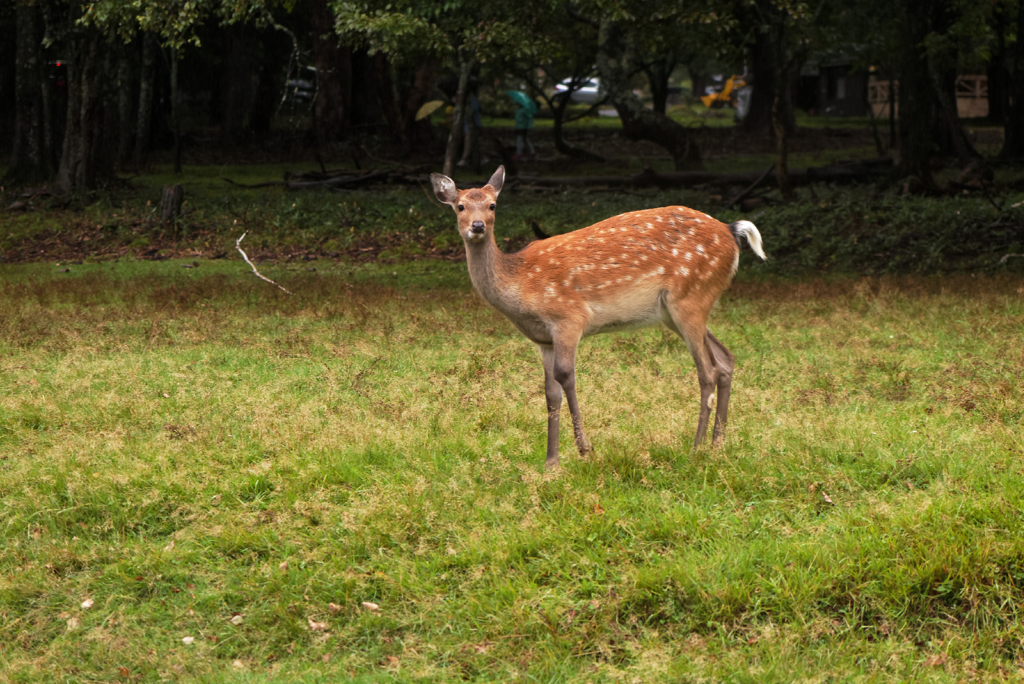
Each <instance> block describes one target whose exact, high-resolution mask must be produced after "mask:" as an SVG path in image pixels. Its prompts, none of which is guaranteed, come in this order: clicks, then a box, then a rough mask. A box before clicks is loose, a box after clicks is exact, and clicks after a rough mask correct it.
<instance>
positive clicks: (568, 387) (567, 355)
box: [554, 337, 591, 456]
mask: <svg viewBox="0 0 1024 684" xmlns="http://www.w3.org/2000/svg"><path fill="white" fill-rule="evenodd" d="M578 344H579V338H578V337H577V338H575V339H573V340H571V341H569V342H566V341H562V340H555V344H554V351H555V367H554V375H555V381H556V382H558V384H559V385H561V387H562V390H563V391H564V392H565V400H566V402H567V403H568V404H569V413H570V414H571V415H572V430H573V436H574V437H575V438H576V448H577V449H579V452H580V455H581V456H585V455H586V454H587V453H588V452H589V451H590V449H591V447H590V440H588V439H587V436H586V435H585V434H584V433H583V419H582V418H581V417H580V405H579V402H577V401H576V346H577V345H578Z"/></svg>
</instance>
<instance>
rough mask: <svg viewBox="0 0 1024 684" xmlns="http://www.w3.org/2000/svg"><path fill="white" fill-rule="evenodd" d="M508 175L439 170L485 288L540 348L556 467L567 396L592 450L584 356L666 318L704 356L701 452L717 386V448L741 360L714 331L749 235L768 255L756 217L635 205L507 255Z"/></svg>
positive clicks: (577, 431)
mask: <svg viewBox="0 0 1024 684" xmlns="http://www.w3.org/2000/svg"><path fill="white" fill-rule="evenodd" d="M504 180H505V168H504V166H499V167H498V169H497V170H496V171H495V172H494V175H492V176H491V178H490V180H489V181H487V184H486V185H484V186H483V187H482V188H470V189H466V190H459V189H458V188H457V187H456V186H455V182H454V181H453V180H452V179H451V178H448V177H447V176H444V175H442V174H439V173H434V174H431V176H430V181H431V185H432V186H433V190H434V195H435V197H437V199H438V201H440V202H442V203H444V204H447V205H450V206H451V207H452V209H453V210H454V211H455V215H456V220H457V226H458V230H459V234H460V235H461V236H462V239H463V242H464V243H465V247H466V264H467V266H468V268H469V276H470V280H471V281H472V283H473V288H474V289H475V290H476V291H477V293H478V294H479V295H480V296H481V297H482V298H483V299H484V300H485V301H486V302H487V303H488V304H490V305H491V306H493V307H494V308H495V309H497V310H498V311H499V312H500V313H502V314H504V315H505V317H506V318H508V319H509V321H511V322H512V324H513V325H514V326H515V327H516V328H517V329H518V330H519V332H521V333H522V334H523V335H525V336H526V338H527V339H528V340H530V341H531V342H533V343H534V344H535V345H537V348H538V349H539V350H540V357H541V362H542V364H543V366H544V396H545V399H546V402H547V409H548V437H547V456H546V458H545V467H546V468H547V469H549V470H550V469H554V468H557V467H558V466H559V456H558V435H559V432H558V430H559V417H560V414H561V409H562V394H563V393H564V394H565V398H566V402H567V403H568V405H569V413H570V415H571V416H572V426H573V435H574V438H575V442H576V448H577V449H578V450H579V452H580V455H581V456H586V455H587V454H588V453H589V452H591V451H592V447H591V443H590V440H589V439H587V436H586V434H585V433H584V431H583V422H582V419H581V417H580V407H579V402H578V401H577V399H576V351H577V348H578V346H579V343H580V340H581V339H583V338H584V337H588V336H590V335H596V334H598V333H605V332H613V331H619V330H629V329H636V328H643V327H648V326H653V325H659V324H662V325H665V326H666V327H667V328H668V329H669V330H671V331H672V332H674V333H676V334H677V335H679V336H680V337H681V338H682V339H683V341H684V342H685V343H686V348H687V349H688V350H689V352H690V356H692V357H693V362H694V364H695V365H696V368H697V379H698V383H699V385H700V415H699V417H698V421H697V435H696V437H695V438H694V440H693V446H694V448H697V447H698V446H699V445H700V444H701V442H702V441H703V440H704V436H705V433H706V431H707V427H708V421H709V418H710V414H711V404H712V395H713V394H715V393H716V392H717V406H716V408H715V425H714V432H713V436H712V444H713V445H719V444H721V443H722V442H723V440H724V438H725V426H726V420H727V417H728V412H729V396H730V394H731V393H732V376H733V370H734V368H735V364H736V360H735V357H734V356H733V355H732V353H731V352H730V351H729V350H728V349H727V348H726V346H725V345H724V344H722V343H721V342H720V341H719V340H718V338H717V337H715V336H714V335H713V334H711V331H710V330H708V328H707V320H708V315H709V314H710V313H711V309H712V307H714V305H715V303H716V302H717V301H718V298H719V297H720V296H721V294H722V293H723V292H724V291H725V290H726V288H727V287H728V286H729V284H730V283H731V282H732V278H733V276H734V275H735V274H736V270H737V268H738V266H739V258H740V244H741V242H740V238H741V237H743V238H745V239H746V241H747V243H748V244H749V246H750V248H751V249H752V250H753V251H754V253H755V254H756V255H757V256H758V257H760V258H761V259H767V257H766V256H765V254H764V251H763V249H762V246H761V233H760V232H758V230H757V227H755V226H754V224H753V223H751V222H750V221H737V222H735V223H733V224H730V225H728V226H726V225H725V224H724V223H722V222H720V221H717V220H715V219H713V218H711V217H710V216H708V215H707V214H705V213H703V212H700V211H696V210H694V209H689V208H687V207H662V208H660V209H645V210H642V211H633V212H627V213H625V214H621V215H619V216H614V217H612V218H609V219H605V220H603V221H599V222H597V223H595V224H593V225H592V226H588V227H586V228H581V229H579V230H575V231H573V232H570V233H564V234H562V235H554V236H550V237H547V238H546V239H543V240H537V241H534V242H530V243H529V244H527V245H526V247H524V248H523V249H522V250H521V251H518V252H514V253H507V254H506V253H504V252H502V251H501V250H500V249H498V245H497V242H496V241H495V238H494V219H495V208H496V205H497V200H498V195H499V194H501V188H502V185H503V184H504Z"/></svg>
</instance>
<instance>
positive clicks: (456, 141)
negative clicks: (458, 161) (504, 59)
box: [441, 50, 476, 178]
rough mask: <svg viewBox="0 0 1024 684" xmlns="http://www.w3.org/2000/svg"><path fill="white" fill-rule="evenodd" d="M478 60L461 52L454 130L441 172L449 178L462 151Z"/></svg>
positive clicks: (450, 134)
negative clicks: (472, 82)
mask: <svg viewBox="0 0 1024 684" xmlns="http://www.w3.org/2000/svg"><path fill="white" fill-rule="evenodd" d="M475 64H476V59H474V58H473V57H467V56H466V55H464V54H463V51H462V50H459V89H458V91H457V92H456V93H455V106H454V111H453V112H452V130H451V131H450V132H449V133H448V147H447V148H446V149H445V152H444V169H443V170H442V171H441V173H443V174H444V175H446V176H448V177H449V178H450V177H451V175H452V171H453V170H454V169H455V158H456V156H458V154H459V151H460V150H461V149H462V137H463V131H462V128H463V126H462V122H463V121H464V119H465V115H466V97H467V95H468V94H469V76H470V74H471V73H473V67H474V65H475Z"/></svg>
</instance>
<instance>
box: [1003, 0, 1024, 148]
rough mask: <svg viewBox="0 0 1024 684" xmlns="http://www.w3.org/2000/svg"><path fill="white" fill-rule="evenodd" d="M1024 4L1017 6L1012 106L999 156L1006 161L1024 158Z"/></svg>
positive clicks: (1011, 79)
mask: <svg viewBox="0 0 1024 684" xmlns="http://www.w3.org/2000/svg"><path fill="white" fill-rule="evenodd" d="M1022 29H1024V2H1019V3H1018V4H1017V41H1016V43H1015V44H1014V46H1013V52H1012V56H1011V69H1012V71H1011V73H1010V88H1009V90H1010V105H1009V112H1008V115H1007V117H1006V125H1005V126H1004V128H1003V130H1004V134H1005V135H1004V137H1003V149H1002V150H1000V152H999V156H1000V157H1002V158H1004V159H1022V158H1024V40H1021V30H1022Z"/></svg>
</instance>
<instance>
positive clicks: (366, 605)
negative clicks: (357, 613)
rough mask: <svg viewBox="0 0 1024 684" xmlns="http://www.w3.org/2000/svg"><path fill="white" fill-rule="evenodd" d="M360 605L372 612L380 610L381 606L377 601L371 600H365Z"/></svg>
mask: <svg viewBox="0 0 1024 684" xmlns="http://www.w3.org/2000/svg"><path fill="white" fill-rule="evenodd" d="M359 605H361V606H362V607H363V608H365V609H366V610H368V611H370V612H371V613H376V612H377V611H378V610H380V606H378V605H377V604H376V603H371V602H369V601H363V602H362V603H360V604H359Z"/></svg>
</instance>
